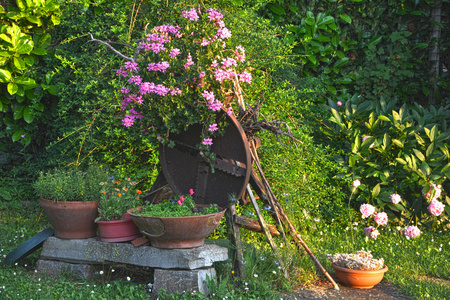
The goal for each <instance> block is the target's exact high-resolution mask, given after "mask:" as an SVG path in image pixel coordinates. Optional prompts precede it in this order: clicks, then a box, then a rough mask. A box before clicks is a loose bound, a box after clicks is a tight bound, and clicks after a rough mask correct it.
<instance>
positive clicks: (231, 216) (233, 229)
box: [225, 204, 245, 278]
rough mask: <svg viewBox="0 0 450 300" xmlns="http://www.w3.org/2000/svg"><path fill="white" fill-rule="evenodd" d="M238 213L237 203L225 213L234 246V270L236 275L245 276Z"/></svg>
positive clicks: (232, 249)
mask: <svg viewBox="0 0 450 300" xmlns="http://www.w3.org/2000/svg"><path fill="white" fill-rule="evenodd" d="M236 216H237V213H236V205H235V204H233V205H231V206H230V208H229V209H227V212H226V213H225V217H226V222H227V228H228V239H229V240H230V243H231V245H232V246H233V247H232V248H231V249H230V250H231V262H232V265H233V271H234V276H235V277H240V278H244V276H245V274H244V265H243V264H242V261H243V253H242V245H241V235H240V233H239V227H238V226H237V224H236V222H235V217H236Z"/></svg>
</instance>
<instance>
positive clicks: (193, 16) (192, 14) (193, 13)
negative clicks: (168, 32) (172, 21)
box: [181, 8, 199, 21]
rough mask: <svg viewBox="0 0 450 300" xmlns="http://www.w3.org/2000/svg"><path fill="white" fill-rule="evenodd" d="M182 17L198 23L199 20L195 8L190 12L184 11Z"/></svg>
mask: <svg viewBox="0 0 450 300" xmlns="http://www.w3.org/2000/svg"><path fill="white" fill-rule="evenodd" d="M181 16H183V18H186V19H189V20H191V21H197V20H198V19H199V16H198V14H197V10H196V9H195V8H191V9H190V10H183V12H182V13H181Z"/></svg>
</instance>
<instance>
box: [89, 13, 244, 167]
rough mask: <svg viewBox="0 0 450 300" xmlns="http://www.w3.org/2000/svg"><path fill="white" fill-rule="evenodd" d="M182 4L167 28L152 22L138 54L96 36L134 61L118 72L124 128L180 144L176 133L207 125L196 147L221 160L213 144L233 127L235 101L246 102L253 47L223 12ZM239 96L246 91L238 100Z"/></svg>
mask: <svg viewBox="0 0 450 300" xmlns="http://www.w3.org/2000/svg"><path fill="white" fill-rule="evenodd" d="M180 5H181V7H182V8H181V9H179V8H177V6H180ZM180 5H178V4H174V9H172V8H171V9H169V11H168V12H167V16H166V17H167V21H166V22H167V23H166V24H165V25H160V26H155V27H153V28H150V27H149V28H148V30H146V31H145V32H143V36H142V38H141V39H139V40H138V41H136V43H135V44H133V45H127V47H126V48H125V49H134V51H133V52H130V54H128V55H130V56H127V55H126V54H127V53H125V52H124V54H122V53H121V52H120V51H119V50H116V49H115V48H113V47H112V46H111V45H110V44H108V43H107V42H105V41H101V40H97V39H94V37H92V36H91V41H94V42H99V43H102V44H104V45H107V46H108V47H109V48H111V49H113V51H114V52H115V53H116V54H118V55H120V56H121V57H122V58H124V59H125V60H126V61H125V63H124V64H123V66H122V67H121V68H120V69H119V70H118V71H117V76H118V78H119V80H118V81H117V82H119V86H118V88H120V92H121V109H122V111H123V119H122V124H123V125H124V126H126V127H128V128H129V130H133V129H134V128H136V131H137V132H140V134H145V135H146V136H148V137H150V138H151V139H152V142H154V143H155V144H159V143H161V144H163V145H168V146H170V147H173V146H174V145H175V143H174V141H172V140H171V139H170V135H172V134H173V135H177V134H180V133H182V132H183V131H186V130H187V129H188V127H189V126H191V125H198V124H200V125H201V126H202V130H201V132H200V134H199V135H200V136H199V137H198V144H197V145H196V148H197V149H198V150H200V154H201V155H202V156H203V157H204V158H205V159H207V160H208V159H209V160H214V159H215V154H214V153H212V151H211V146H212V145H213V144H214V139H215V138H216V137H219V136H221V135H222V134H223V133H224V131H225V127H226V126H227V124H228V123H227V115H226V114H225V112H226V113H228V115H232V114H233V107H232V105H236V103H235V102H234V101H233V99H235V98H237V99H238V103H239V104H240V105H241V104H242V105H241V107H242V106H243V100H242V91H241V87H240V84H244V85H247V84H251V82H252V75H251V73H250V72H249V69H250V67H249V62H248V61H246V59H245V49H244V48H243V47H242V46H241V45H239V44H238V43H237V41H233V39H232V33H231V31H230V30H229V29H228V28H227V27H226V25H225V22H224V16H223V15H222V13H220V12H219V11H217V10H215V9H213V8H206V9H205V8H204V7H201V6H198V7H196V8H190V9H186V7H185V4H180ZM183 9H184V10H183ZM234 94H236V95H241V96H237V97H234V96H231V97H230V95H234ZM196 141H197V140H196ZM211 165H212V164H211Z"/></svg>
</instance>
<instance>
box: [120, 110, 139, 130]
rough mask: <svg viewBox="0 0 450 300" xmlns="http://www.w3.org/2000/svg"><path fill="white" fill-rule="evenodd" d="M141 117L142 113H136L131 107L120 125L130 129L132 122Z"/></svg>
mask: <svg viewBox="0 0 450 300" xmlns="http://www.w3.org/2000/svg"><path fill="white" fill-rule="evenodd" d="M143 117H144V116H143V115H142V111H141V112H137V111H136V110H135V109H134V107H133V108H132V109H130V112H129V113H128V114H126V115H125V118H123V120H122V124H123V125H124V126H126V127H130V126H132V125H133V124H134V121H135V120H136V119H142V118H143Z"/></svg>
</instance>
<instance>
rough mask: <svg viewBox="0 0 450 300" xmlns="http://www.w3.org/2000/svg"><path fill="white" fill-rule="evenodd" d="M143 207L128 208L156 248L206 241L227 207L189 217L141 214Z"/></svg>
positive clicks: (191, 244)
mask: <svg viewBox="0 0 450 300" xmlns="http://www.w3.org/2000/svg"><path fill="white" fill-rule="evenodd" d="M141 210H142V207H137V208H132V209H130V210H128V213H129V214H130V216H131V219H132V220H133V222H134V223H135V224H136V226H137V227H138V228H139V229H140V230H141V233H142V234H143V235H145V236H146V237H147V238H148V239H149V240H150V244H151V245H152V246H153V247H156V248H163V249H179V248H195V247H200V246H202V245H203V244H204V243H205V238H206V237H207V236H208V235H209V234H211V233H212V232H213V231H214V229H216V228H217V226H219V224H220V219H222V217H223V215H224V213H225V211H226V209H224V210H221V211H220V212H218V213H214V214H209V215H201V216H189V217H161V218H160V217H144V216H139V215H138V214H139V212H140V211H141Z"/></svg>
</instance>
